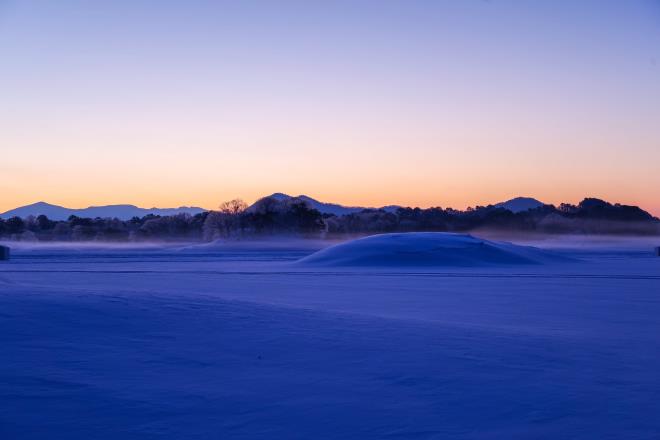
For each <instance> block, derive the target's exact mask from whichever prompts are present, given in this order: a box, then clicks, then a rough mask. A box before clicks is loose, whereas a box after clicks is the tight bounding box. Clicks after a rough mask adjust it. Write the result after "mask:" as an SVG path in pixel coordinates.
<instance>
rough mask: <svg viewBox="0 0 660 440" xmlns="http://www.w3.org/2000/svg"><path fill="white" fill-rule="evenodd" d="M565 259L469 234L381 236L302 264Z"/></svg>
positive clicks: (468, 263)
mask: <svg viewBox="0 0 660 440" xmlns="http://www.w3.org/2000/svg"><path fill="white" fill-rule="evenodd" d="M562 260H564V258H562V257H559V256H556V255H553V254H552V253H549V252H545V251H543V250H541V249H538V248H534V247H529V246H518V245H514V244H511V243H503V242H494V241H488V240H483V239H481V238H477V237H473V236H472V235H466V234H451V233H444V232H410V233H401V234H379V235H372V236H369V237H364V238H360V239H357V240H352V241H349V242H346V243H342V244H339V245H336V246H331V247H329V248H326V249H323V250H320V251H318V252H316V253H314V254H312V255H309V256H307V257H305V258H302V259H301V260H299V261H298V263H299V264H303V265H316V266H328V267H333V266H383V267H395V266H462V267H478V266H492V265H517V264H543V263H549V262H558V261H562Z"/></svg>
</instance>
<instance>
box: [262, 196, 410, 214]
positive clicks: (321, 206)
mask: <svg viewBox="0 0 660 440" xmlns="http://www.w3.org/2000/svg"><path fill="white" fill-rule="evenodd" d="M267 197H269V198H272V199H275V200H277V201H283V200H288V199H300V200H304V201H305V202H307V203H308V204H309V205H310V207H312V208H314V209H316V210H318V211H319V212H321V213H322V214H334V215H346V214H353V213H356V212H361V211H364V210H365V209H374V208H368V207H363V206H344V205H339V204H337V203H325V202H320V201H318V200H316V199H314V198H312V197H309V196H306V195H304V194H300V195H297V196H290V195H288V194H285V193H281V192H276V193H273V194H271V195H270V196H267ZM398 208H399V206H396V205H389V206H384V207H382V208H376V209H383V210H385V211H389V212H393V211H396V210H397V209H398Z"/></svg>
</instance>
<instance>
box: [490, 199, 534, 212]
mask: <svg viewBox="0 0 660 440" xmlns="http://www.w3.org/2000/svg"><path fill="white" fill-rule="evenodd" d="M494 206H495V207H496V208H504V209H508V210H509V211H511V212H524V211H529V210H530V209H536V208H540V207H541V206H545V203H543V202H540V201H538V200H536V199H533V198H531V197H516V198H514V199H511V200H507V201H506V202H501V203H497V204H495V205H494Z"/></svg>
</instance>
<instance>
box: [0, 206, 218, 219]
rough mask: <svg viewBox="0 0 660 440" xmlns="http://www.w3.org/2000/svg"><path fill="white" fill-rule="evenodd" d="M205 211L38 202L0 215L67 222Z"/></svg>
mask: <svg viewBox="0 0 660 440" xmlns="http://www.w3.org/2000/svg"><path fill="white" fill-rule="evenodd" d="M205 211H206V210H205V209H202V208H198V207H189V206H181V207H179V208H139V207H137V206H134V205H107V206H90V207H88V208H82V209H71V208H65V207H63V206H57V205H51V204H50V203H45V202H38V203H33V204H32V205H26V206H21V207H20V208H16V209H12V210H10V211H7V212H5V213H2V214H0V218H4V219H7V218H11V217H21V218H25V217H28V216H30V215H33V216H35V217H36V216H38V215H42V214H43V215H45V216H46V217H48V218H49V219H51V220H66V219H68V218H69V216H71V215H75V216H78V217H84V218H96V217H101V218H118V219H120V220H129V219H131V218H133V217H144V216H145V215H149V214H153V215H160V216H166V215H176V214H181V213H188V214H190V215H195V214H199V213H200V212H205Z"/></svg>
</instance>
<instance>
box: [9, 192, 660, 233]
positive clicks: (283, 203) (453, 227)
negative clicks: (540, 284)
mask: <svg viewBox="0 0 660 440" xmlns="http://www.w3.org/2000/svg"><path fill="white" fill-rule="evenodd" d="M478 230H490V231H502V232H525V233H564V234H565V233H570V234H634V235H656V234H660V220H658V219H657V218H655V217H653V216H651V215H650V214H649V213H647V212H646V211H643V210H642V209H640V208H638V207H636V206H626V205H619V204H610V203H607V202H605V201H603V200H599V199H585V200H583V201H582V202H581V203H579V204H578V205H569V204H562V205H560V206H559V207H555V206H552V205H545V206H542V207H539V208H537V209H533V210H529V211H524V212H519V213H513V212H511V211H509V210H507V209H503V208H497V207H495V206H478V207H476V208H469V209H467V210H466V211H458V210H454V209H451V208H447V209H442V208H429V209H421V208H399V209H397V210H396V211H394V212H387V211H384V210H364V211H362V212H359V213H354V214H347V215H341V216H335V215H330V214H321V213H320V212H319V211H317V210H316V209H313V208H311V207H310V206H309V205H308V204H307V203H306V202H305V201H303V200H299V199H295V198H292V199H287V200H276V199H274V198H270V197H266V198H263V199H261V200H259V201H258V202H257V203H255V204H254V205H252V206H251V207H248V206H247V205H246V204H245V203H244V202H242V201H241V200H232V201H229V202H226V203H223V204H222V205H221V206H220V208H219V209H218V210H217V211H210V212H204V213H201V214H197V215H194V216H191V215H188V214H179V215H174V216H163V217H161V216H154V215H148V216H145V217H142V218H138V217H134V218H132V219H130V220H127V221H123V220H119V219H109V218H95V219H91V218H79V217H76V216H71V217H69V219H67V220H65V221H54V220H50V219H48V218H47V217H46V216H44V215H40V216H38V217H28V218H26V219H21V218H18V217H14V218H10V219H7V220H2V219H0V239H3V240H21V241H118V242H122V241H123V242H139V241H154V240H158V241H174V240H181V241H212V240H217V239H227V238H229V239H231V238H250V237H260V236H272V235H297V236H303V237H324V236H332V235H345V234H351V235H354V234H373V233H381V232H406V231H447V232H465V231H478Z"/></svg>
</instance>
